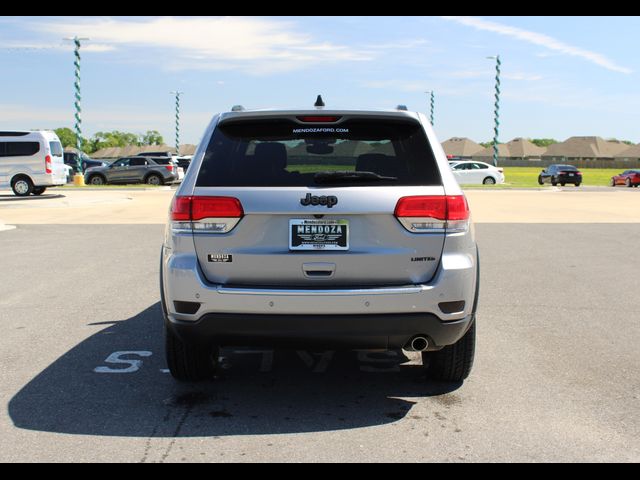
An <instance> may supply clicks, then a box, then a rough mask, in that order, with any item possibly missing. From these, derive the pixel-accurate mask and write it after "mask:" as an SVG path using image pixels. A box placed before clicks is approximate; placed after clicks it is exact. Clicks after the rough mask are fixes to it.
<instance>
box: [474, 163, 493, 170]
mask: <svg viewBox="0 0 640 480" xmlns="http://www.w3.org/2000/svg"><path fill="white" fill-rule="evenodd" d="M473 165H474V168H477V169H480V170H482V169H485V168H489V165H485V164H484V163H474V164H473Z"/></svg>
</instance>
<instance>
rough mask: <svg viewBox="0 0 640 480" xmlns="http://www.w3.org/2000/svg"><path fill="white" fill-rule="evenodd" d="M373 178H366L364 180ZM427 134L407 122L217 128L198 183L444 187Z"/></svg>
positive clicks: (274, 122)
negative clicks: (441, 185)
mask: <svg viewBox="0 0 640 480" xmlns="http://www.w3.org/2000/svg"><path fill="white" fill-rule="evenodd" d="M363 172H368V173H363ZM441 183H442V181H441V178H440V173H439V171H438V168H437V165H436V161H435V158H434V156H433V152H432V150H431V147H430V145H429V142H428V140H427V137H426V135H425V134H424V131H423V129H422V127H421V126H420V125H419V124H418V123H415V122H408V121H406V120H403V121H398V120H382V119H380V120H371V119H350V120H346V121H343V122H340V123H338V124H331V125H317V124H299V123H297V122H294V121H292V120H288V119H272V120H260V121H247V120H244V121H232V122H227V123H224V124H222V125H220V126H218V127H217V128H216V130H215V132H214V134H213V136H212V138H211V141H210V142H209V145H208V146H207V150H206V153H205V156H204V160H203V162H202V167H201V169H200V172H199V174H198V179H197V182H196V185H197V186H201V187H227V186H229V187H232V186H233V187H253V186H332V187H335V186H350V185H366V186H370V185H385V186H386V185H394V186H405V185H440V184H441Z"/></svg>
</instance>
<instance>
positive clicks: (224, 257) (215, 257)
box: [208, 253, 233, 263]
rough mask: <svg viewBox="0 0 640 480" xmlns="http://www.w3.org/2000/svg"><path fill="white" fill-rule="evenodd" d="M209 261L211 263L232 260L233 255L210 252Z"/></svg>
mask: <svg viewBox="0 0 640 480" xmlns="http://www.w3.org/2000/svg"><path fill="white" fill-rule="evenodd" d="M208 258H209V261H210V262H213V263H219V262H233V255H229V254H228V253H210V254H209V256H208Z"/></svg>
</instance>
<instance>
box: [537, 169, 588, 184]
mask: <svg viewBox="0 0 640 480" xmlns="http://www.w3.org/2000/svg"><path fill="white" fill-rule="evenodd" d="M545 183H550V184H551V185H553V186H554V187H555V186H556V185H558V184H560V185H562V186H563V187H564V186H565V185H566V184H567V183H573V184H574V185H575V186H576V187H579V186H580V184H581V183H582V173H581V172H580V171H579V170H578V169H577V168H576V167H574V166H573V165H557V164H554V165H549V166H548V167H547V168H545V169H544V170H542V172H540V175H538V184H539V185H544V184H545Z"/></svg>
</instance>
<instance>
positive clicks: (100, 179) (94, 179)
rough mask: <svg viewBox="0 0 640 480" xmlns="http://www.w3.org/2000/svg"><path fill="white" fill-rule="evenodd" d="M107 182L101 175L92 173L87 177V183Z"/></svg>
mask: <svg viewBox="0 0 640 480" xmlns="http://www.w3.org/2000/svg"><path fill="white" fill-rule="evenodd" d="M106 184H107V179H106V178H104V177H103V176H102V175H92V176H90V177H89V185H97V186H100V185H106Z"/></svg>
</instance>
